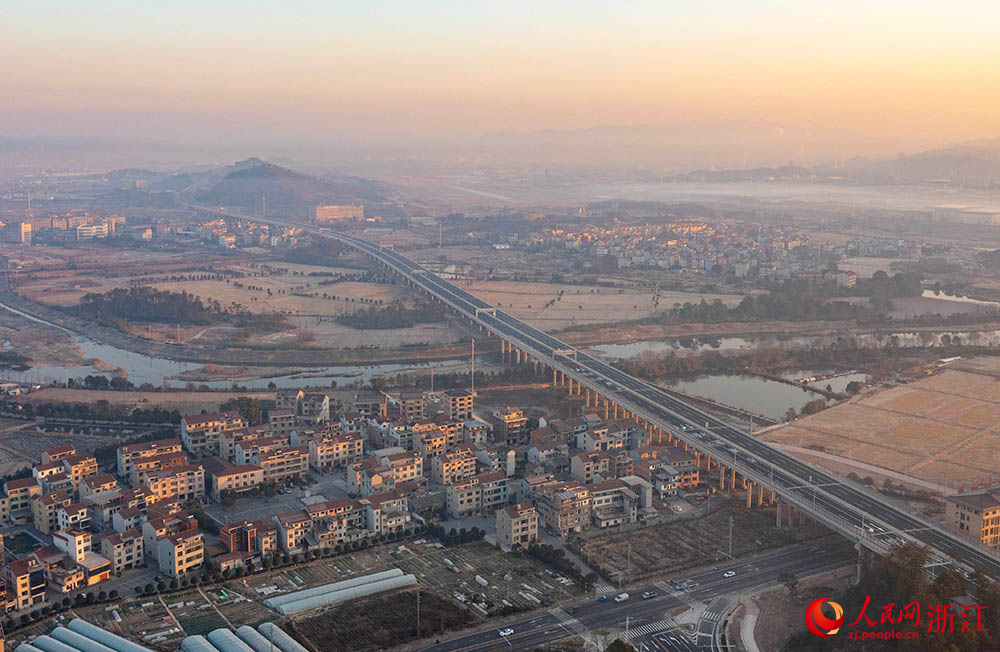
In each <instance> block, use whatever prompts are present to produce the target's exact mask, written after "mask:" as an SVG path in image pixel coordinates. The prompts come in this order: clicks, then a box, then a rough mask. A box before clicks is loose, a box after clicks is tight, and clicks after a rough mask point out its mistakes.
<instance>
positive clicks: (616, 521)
mask: <svg viewBox="0 0 1000 652" xmlns="http://www.w3.org/2000/svg"><path fill="white" fill-rule="evenodd" d="M587 489H588V490H589V491H590V509H591V515H592V517H593V522H594V525H596V526H597V527H598V528H608V527H613V526H617V525H624V524H628V523H635V522H636V521H637V520H638V518H639V495H638V494H637V493H636V492H635V491H633V490H632V488H631V487H629V486H628V485H627V484H625V483H624V482H622V481H621V480H618V479H615V478H611V479H610V480H605V481H603V482H598V483H596V484H593V485H591V486H589V487H587Z"/></svg>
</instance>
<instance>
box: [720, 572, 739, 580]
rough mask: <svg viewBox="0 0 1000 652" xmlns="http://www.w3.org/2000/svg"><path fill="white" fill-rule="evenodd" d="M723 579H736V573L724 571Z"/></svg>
mask: <svg viewBox="0 0 1000 652" xmlns="http://www.w3.org/2000/svg"><path fill="white" fill-rule="evenodd" d="M722 576H723V577H725V578H726V579H729V578H730V577H736V571H726V572H725V573H723V574H722Z"/></svg>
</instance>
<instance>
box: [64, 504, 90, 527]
mask: <svg viewBox="0 0 1000 652" xmlns="http://www.w3.org/2000/svg"><path fill="white" fill-rule="evenodd" d="M56 525H57V526H58V529H60V530H68V529H79V530H83V529H85V528H88V527H90V512H89V511H88V510H87V506H86V505H84V504H83V503H69V504H67V505H61V506H60V507H59V508H58V509H56Z"/></svg>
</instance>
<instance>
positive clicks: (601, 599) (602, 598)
mask: <svg viewBox="0 0 1000 652" xmlns="http://www.w3.org/2000/svg"><path fill="white" fill-rule="evenodd" d="M597 601H598V602H607V601H608V596H606V595H599V596H597Z"/></svg>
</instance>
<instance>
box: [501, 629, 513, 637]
mask: <svg viewBox="0 0 1000 652" xmlns="http://www.w3.org/2000/svg"><path fill="white" fill-rule="evenodd" d="M513 633H514V630H513V629H511V628H510V627H506V628H504V629H501V630H500V636H501V637H502V638H507V637H508V636H511V635H512V634H513Z"/></svg>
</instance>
